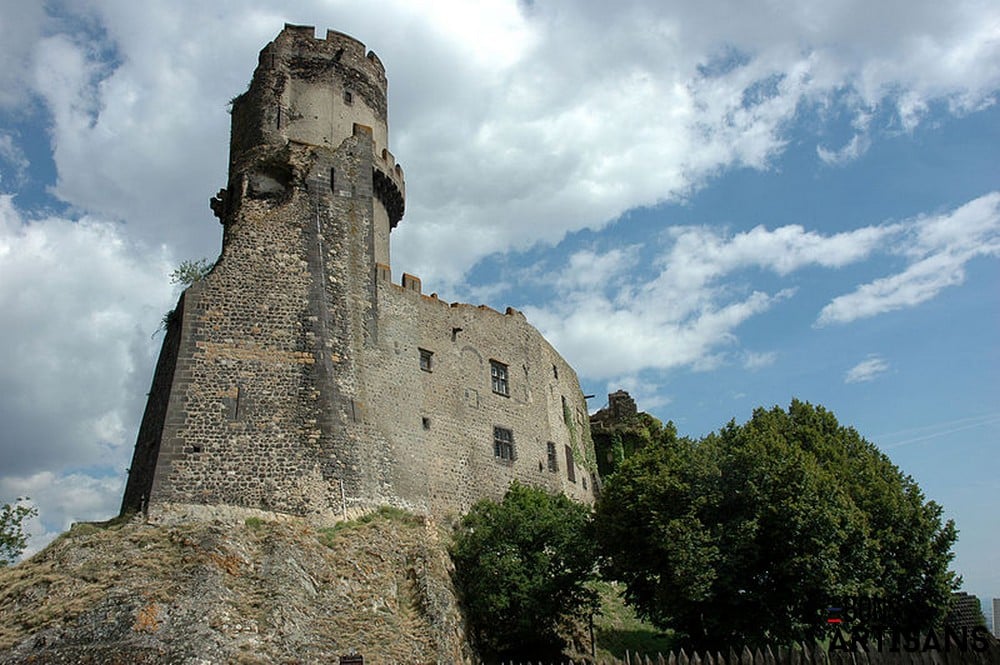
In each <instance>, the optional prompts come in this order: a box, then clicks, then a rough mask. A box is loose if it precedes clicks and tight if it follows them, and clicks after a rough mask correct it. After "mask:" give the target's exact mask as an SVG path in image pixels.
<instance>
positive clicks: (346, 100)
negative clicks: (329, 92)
mask: <svg viewBox="0 0 1000 665" xmlns="http://www.w3.org/2000/svg"><path fill="white" fill-rule="evenodd" d="M344 103H345V104H353V103H354V95H352V94H351V91H350V90H345V91H344Z"/></svg>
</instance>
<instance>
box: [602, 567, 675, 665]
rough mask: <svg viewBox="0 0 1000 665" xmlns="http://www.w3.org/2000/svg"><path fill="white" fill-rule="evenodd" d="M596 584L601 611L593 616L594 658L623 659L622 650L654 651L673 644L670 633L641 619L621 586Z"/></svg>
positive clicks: (661, 650) (659, 651)
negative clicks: (595, 650) (595, 656)
mask: <svg viewBox="0 0 1000 665" xmlns="http://www.w3.org/2000/svg"><path fill="white" fill-rule="evenodd" d="M596 586H597V590H598V593H600V596H601V612H600V614H597V615H595V616H594V637H595V639H596V640H597V656H598V659H600V658H612V657H614V658H619V659H624V658H625V652H626V651H628V652H629V653H630V654H636V653H640V654H643V655H655V654H657V653H667V652H668V651H670V650H671V649H673V648H674V644H675V642H676V640H675V638H674V635H673V633H671V632H670V631H667V632H664V631H662V630H660V629H659V628H657V627H656V626H653V625H652V624H649V623H646V622H645V621H643V620H641V619H640V618H639V617H638V616H637V615H636V613H635V610H633V609H632V608H631V607H629V606H628V605H626V604H625V598H624V597H623V595H622V588H621V586H619V585H617V584H614V583H610V582H598V583H597V585H596Z"/></svg>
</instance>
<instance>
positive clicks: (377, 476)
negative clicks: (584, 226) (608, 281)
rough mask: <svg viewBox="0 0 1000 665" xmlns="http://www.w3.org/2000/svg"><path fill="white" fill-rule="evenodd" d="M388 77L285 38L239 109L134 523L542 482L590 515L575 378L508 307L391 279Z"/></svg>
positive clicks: (343, 55)
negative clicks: (211, 254)
mask: <svg viewBox="0 0 1000 665" xmlns="http://www.w3.org/2000/svg"><path fill="white" fill-rule="evenodd" d="M386 89H387V82H386V76H385V70H384V68H383V66H382V63H381V62H380V61H379V59H378V58H377V57H376V56H375V54H374V53H371V52H366V49H365V47H364V45H363V44H361V43H360V42H358V41H357V40H355V39H353V38H351V37H349V36H347V35H344V34H341V33H338V32H334V31H328V32H327V33H326V37H325V38H324V39H319V38H316V37H315V33H314V29H313V28H312V27H304V26H291V25H286V26H285V28H284V29H283V30H282V31H281V33H280V34H279V35H278V37H277V38H276V39H275V40H274V41H273V42H271V43H270V44H268V45H267V46H266V47H265V48H264V49H263V50H262V51H261V53H260V58H259V63H258V65H257V69H256V71H255V72H254V76H253V80H252V82H251V84H250V87H249V89H248V90H247V91H246V92H245V93H243V94H242V95H240V96H239V97H237V98H236V99H234V100H233V104H232V136H231V141H230V158H229V180H228V184H227V186H226V188H225V189H223V190H222V191H220V192H219V194H218V195H217V196H216V197H215V198H214V199H213V200H212V209H213V211H214V212H215V214H216V215H217V216H218V217H219V219H220V220H221V222H222V225H223V229H224V231H223V240H222V251H221V255H220V256H219V259H218V261H217V262H216V264H215V266H214V267H213V269H212V270H211V272H210V273H209V274H208V275H207V276H206V277H205V278H204V279H202V280H200V281H198V282H196V283H194V284H193V285H191V286H190V287H189V288H188V289H187V290H186V291H185V292H184V293H183V294H182V296H181V298H180V301H179V302H178V304H177V307H176V309H175V310H174V312H173V313H172V314H171V315H170V317H169V322H168V325H167V331H166V335H165V338H164V341H163V348H162V350H161V352H160V358H159V361H158V363H157V366H156V370H155V375H154V378H153V385H152V389H151V391H150V393H149V399H148V402H147V405H146V410H145V413H144V416H143V420H142V424H141V426H140V430H139V434H138V439H137V441H136V446H135V452H134V455H133V459H132V465H131V468H130V470H129V477H128V484H127V486H126V489H125V495H124V498H123V501H122V512H123V513H124V512H130V511H136V510H145V509H146V508H147V507H148V506H149V505H156V504H164V503H184V504H224V505H232V506H241V507H247V508H260V509H265V510H272V511H279V512H285V513H291V514H298V515H309V514H324V513H329V512H339V511H340V510H341V508H342V507H345V506H350V507H366V506H373V505H379V504H390V505H395V506H399V507H403V508H408V509H411V510H416V511H421V512H430V513H432V514H443V513H447V512H455V511H464V510H466V509H467V508H468V507H469V506H470V505H471V504H472V503H473V502H475V501H476V500H478V499H480V498H483V497H493V498H499V497H500V496H502V495H503V493H504V492H505V491H506V488H507V487H508V485H509V484H510V483H511V482H512V481H514V480H518V481H520V482H522V483H525V484H530V485H534V486H539V487H543V488H546V489H549V490H552V491H558V492H564V493H565V494H567V495H568V496H570V497H572V498H574V499H576V500H579V501H583V502H592V501H593V499H594V494H595V490H596V484H597V482H598V479H597V475H596V466H595V461H594V460H595V457H594V450H593V444H592V442H591V438H590V430H589V423H588V416H587V407H586V403H585V400H584V397H583V394H582V393H581V390H580V386H579V382H578V380H577V377H576V374H575V372H574V371H573V369H572V368H571V367H570V366H569V365H568V364H567V363H566V361H565V360H563V358H562V357H561V356H560V355H559V354H558V353H557V352H556V351H555V350H554V349H553V348H552V347H551V346H550V345H549V344H548V343H547V342H546V341H545V339H544V338H543V337H542V336H541V335H540V334H539V333H538V331H537V330H535V329H534V328H533V327H532V326H531V325H529V324H528V322H527V321H526V319H525V317H524V315H523V314H521V313H520V312H518V311H516V310H514V309H511V308H508V309H507V311H506V312H504V313H500V312H497V311H495V310H493V309H490V308H489V307H486V306H479V307H476V306H472V305H466V304H459V303H447V302H445V301H443V300H440V299H438V298H437V296H436V295H435V294H432V295H430V296H427V295H424V294H423V293H422V288H421V282H420V280H419V279H417V278H416V277H413V276H411V275H406V274H404V275H402V278H401V280H400V283H398V284H396V283H394V282H393V281H392V276H391V270H390V261H389V236H390V233H391V231H392V229H393V228H395V227H396V226H397V225H398V224H399V223H400V221H401V219H402V217H403V211H404V206H405V183H404V178H403V171H402V169H401V168H400V166H399V165H398V164H396V162H395V158H394V157H393V155H392V154H391V153H390V152H389V151H388V124H387V108H386Z"/></svg>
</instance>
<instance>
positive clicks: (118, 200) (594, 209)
mask: <svg viewBox="0 0 1000 665" xmlns="http://www.w3.org/2000/svg"><path fill="white" fill-rule="evenodd" d="M21 5H23V3H20V4H18V5H17V6H18V7H20V6H21ZM214 7H215V8H216V10H215V11H213V12H212V13H208V14H206V13H204V12H203V11H201V9H202V8H201V5H200V4H198V3H195V2H192V1H191V0H187V1H184V0H175V1H172V2H170V3H167V2H163V1H162V0H161V1H156V0H150V1H149V2H143V3H104V2H96V3H93V5H91V6H90V9H89V10H88V11H91V12H93V14H92V15H91V16H88V17H87V18H86V20H79V21H76V22H74V21H73V20H66V19H63V20H61V21H60V22H58V23H54V22H53V23H52V27H50V28H49V30H50V32H54V34H52V35H51V36H49V37H48V38H46V39H45V40H44V41H42V42H40V43H38V44H37V45H36V47H35V48H33V49H32V48H31V44H33V43H34V40H35V39H36V38H37V35H38V34H39V33H40V31H41V30H42V26H43V25H45V21H44V12H41V11H36V12H33V13H29V14H30V15H23V16H22V15H21V14H23V13H24V12H26V11H27V10H23V11H22V10H20V9H18V12H19V15H18V20H23V21H25V25H26V26H28V28H29V29H27V30H24V31H23V34H22V32H20V31H16V30H15V31H14V33H16V34H14V36H15V37H17V39H16V40H14V41H12V42H11V43H10V44H9V45H7V44H5V45H4V47H0V48H2V49H3V53H4V54H5V57H7V58H8V61H9V62H10V63H12V65H11V66H12V68H13V69H14V70H17V71H19V72H21V73H19V74H18V75H17V76H18V77H20V79H23V78H24V76H23V75H22V74H23V70H24V69H25V66H24V64H25V62H27V59H29V58H33V59H34V60H33V71H34V76H33V79H32V81H33V84H34V89H35V91H36V92H37V93H38V94H40V95H41V98H42V99H44V100H45V102H46V104H47V105H48V107H49V109H50V110H51V112H52V114H53V118H54V121H55V124H54V127H53V130H52V137H53V144H54V146H55V157H56V164H57V167H58V171H59V181H58V184H57V186H56V189H55V191H56V193H57V194H58V195H59V196H61V197H63V198H64V199H65V200H66V201H68V202H70V203H71V204H73V205H75V206H78V207H81V208H84V209H87V210H90V211H93V212H99V213H101V214H102V215H103V216H105V217H109V218H113V219H120V220H125V221H127V222H128V223H129V225H130V230H129V233H130V235H133V236H136V237H139V238H143V239H146V240H147V241H155V242H166V243H168V244H169V245H170V246H172V247H175V248H177V251H178V254H180V255H182V256H191V257H198V256H203V255H211V254H212V253H213V252H214V250H215V247H216V246H217V240H215V239H216V238H217V237H218V231H217V229H218V227H217V226H214V223H213V222H212V217H211V215H210V214H209V211H208V208H207V206H206V205H205V203H206V200H207V198H208V197H209V196H210V195H211V194H212V193H213V192H214V190H215V189H216V188H217V187H218V186H219V185H221V184H222V183H223V181H224V178H225V173H224V169H225V163H226V160H225V151H226V136H227V127H226V124H227V121H228V117H227V116H226V115H225V114H224V113H223V112H222V110H223V109H224V108H225V104H226V100H228V99H229V98H230V97H231V96H233V95H235V94H237V93H238V92H240V91H241V90H243V89H244V88H245V85H246V81H247V80H248V79H249V75H250V71H251V69H252V67H253V64H254V62H255V59H256V58H255V54H256V52H257V51H258V50H259V49H260V48H261V46H263V44H264V43H265V42H266V41H267V40H268V39H270V38H273V36H274V35H275V34H276V32H277V30H278V29H279V27H280V25H281V23H282V21H285V20H288V21H290V22H296V23H312V24H315V25H317V26H318V27H319V28H320V30H322V29H323V28H325V27H326V26H331V27H334V28H336V29H340V30H344V31H346V32H349V33H352V34H355V35H357V36H358V37H360V38H362V39H364V40H366V41H367V43H368V46H369V47H371V48H373V49H374V50H375V51H376V52H377V53H378V54H379V56H380V57H381V59H382V60H383V62H385V63H386V66H387V69H388V72H389V77H390V81H391V109H390V112H391V124H392V128H393V132H392V136H393V137H394V139H393V144H394V152H395V153H396V154H397V156H398V157H399V158H400V160H401V161H402V163H403V165H404V166H405V167H406V169H407V173H408V174H409V175H408V188H407V189H408V194H409V205H408V213H407V219H406V220H405V221H404V223H403V225H402V226H401V227H400V228H399V230H398V231H397V232H396V235H397V242H396V243H395V247H394V252H395V262H396V263H397V267H398V268H400V269H402V270H406V271H408V272H411V273H415V274H418V275H420V276H421V277H423V278H424V280H425V283H427V284H428V285H433V286H434V288H435V289H436V290H447V289H448V288H450V286H451V285H454V284H455V283H458V282H459V281H460V280H461V278H462V275H463V274H464V272H465V271H466V270H467V269H468V268H469V267H470V266H471V265H472V264H473V263H474V262H475V261H477V260H478V259H480V258H482V257H483V256H486V255H487V254H490V253H492V252H496V251H505V250H508V249H511V248H517V249H525V248H527V247H530V246H532V245H533V244H534V243H537V242H555V241H558V240H559V239H560V238H562V237H563V236H564V235H565V234H566V233H567V232H569V231H574V230H579V229H584V228H599V227H602V226H603V225H605V224H607V223H608V222H609V221H611V220H614V219H616V218H617V217H618V216H619V215H621V214H622V213H623V212H624V211H626V210H629V209H631V208H634V207H637V206H645V205H651V204H655V203H657V202H660V201H664V200H677V199H680V198H684V197H685V196H687V195H688V194H689V193H690V192H692V191H693V190H694V189H697V188H699V187H701V186H703V185H704V183H705V182H706V181H707V180H708V179H710V178H712V177H713V176H714V175H715V174H717V173H718V172H719V171H720V170H722V169H725V168H728V167H732V166H735V165H748V166H752V167H754V168H767V167H768V165H769V164H770V163H771V161H772V160H773V158H774V156H775V155H777V154H779V153H780V152H781V151H782V150H783V148H784V146H785V143H786V141H787V140H788V139H787V128H788V127H789V125H790V122H791V121H792V120H793V119H794V117H795V116H796V113H797V112H798V110H799V109H800V108H801V107H802V106H803V105H805V106H809V105H813V104H831V103H836V104H846V105H847V108H846V109H845V110H846V111H847V112H848V113H850V114H851V115H853V116H854V117H855V118H856V121H855V126H856V128H857V129H858V134H857V136H855V138H854V139H852V140H851V141H850V142H849V143H848V144H847V145H846V146H844V147H842V148H840V149H839V150H831V149H828V148H820V149H819V154H820V155H821V156H825V158H826V159H830V160H833V161H842V160H845V159H849V158H851V157H853V156H857V155H858V154H860V152H861V151H862V150H863V148H864V146H865V144H866V142H868V141H870V140H871V136H870V135H871V132H870V131H868V130H866V129H864V125H865V122H866V121H865V118H868V117H869V115H870V113H871V112H872V109H876V108H889V109H895V111H896V114H897V115H898V117H899V122H900V125H901V126H903V127H906V128H912V127H913V126H914V125H915V123H918V122H919V121H920V120H921V118H922V117H923V116H924V115H925V113H926V109H927V108H928V107H929V106H928V105H929V104H930V103H931V102H934V101H944V102H946V104H947V105H948V106H949V107H950V108H951V109H953V111H954V112H956V113H964V112H969V111H971V110H974V109H977V108H981V107H982V106H984V105H986V104H989V103H991V102H992V99H993V95H994V92H995V90H996V89H997V87H998V86H1000V67H997V66H996V65H997V63H998V62H1000V40H998V39H997V29H996V25H997V21H998V15H1000V10H996V9H995V8H991V7H989V6H986V5H983V4H982V3H977V2H972V1H970V2H954V3H944V4H942V3H932V2H930V1H929V0H924V1H919V2H916V3H906V4H905V6H904V5H903V4H900V3H883V4H882V5H880V6H879V7H877V8H875V7H870V6H868V5H864V4H863V3H861V2H860V0H856V1H850V2H842V3H836V4H831V3H826V2H819V1H818V0H817V1H815V2H805V3H794V4H792V5H788V4H787V3H779V4H774V3H771V2H766V1H764V0H761V1H760V2H751V3H750V4H749V5H743V6H741V11H739V12H733V11H729V10H724V9H723V8H722V7H721V6H716V5H713V4H712V3H692V4H687V5H685V4H680V5H677V4H673V5H666V4H663V3H644V2H629V3H625V4H621V5H616V6H615V7H614V9H613V10H612V9H609V8H607V7H603V6H600V5H599V4H591V5H579V6H574V8H573V10H571V11H566V10H564V9H557V8H555V7H552V6H549V5H547V4H545V3H538V4H531V5H528V4H524V3H517V2H514V1H513V0H511V1H509V2H504V1H500V0H497V1H494V2H490V3H487V4H485V5H477V7H476V9H475V10H472V9H470V8H468V7H467V6H465V5H464V4H463V3H447V4H445V5H442V4H440V3H414V2H402V1H401V0H400V1H396V0H387V1H385V2H381V3H378V4H376V5H375V6H372V7H366V9H365V11H357V10H356V8H354V7H352V6H350V5H348V4H347V3H345V2H320V1H318V0H313V1H309V2H303V3H301V4H300V5H297V6H296V12H297V13H296V14H295V15H294V16H293V15H290V14H288V13H287V12H288V10H287V8H286V5H285V3H281V2H278V0H257V1H256V2H253V3H244V2H235V0H220V2H218V3H216V5H214ZM64 10H65V8H64ZM189 16H198V20H196V21H191V20H186V19H185V17H189ZM95 21H96V22H99V24H100V25H101V26H102V27H103V28H104V29H105V32H101V31H97V30H93V29H87V30H85V29H84V28H82V27H80V26H84V27H88V26H91V25H92V24H93V23H94V22H95ZM7 32H10V30H9V29H7ZM12 34H13V33H12ZM219 35H225V39H219V38H218V36H219ZM22 42H23V43H22ZM25 44H27V45H25ZM415 53H419V54H420V57H414V54H415ZM0 87H2V88H3V89H5V90H6V89H8V87H7V86H0ZM15 87H16V86H15ZM845 91H846V92H848V93H850V94H845ZM442 109H448V112H447V113H442ZM97 155H100V156H101V158H100V159H95V156H97ZM397 272H399V271H397Z"/></svg>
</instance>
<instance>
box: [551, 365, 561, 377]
mask: <svg viewBox="0 0 1000 665" xmlns="http://www.w3.org/2000/svg"><path fill="white" fill-rule="evenodd" d="M552 378H554V379H558V378H559V368H558V367H556V366H555V365H553V366H552Z"/></svg>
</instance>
